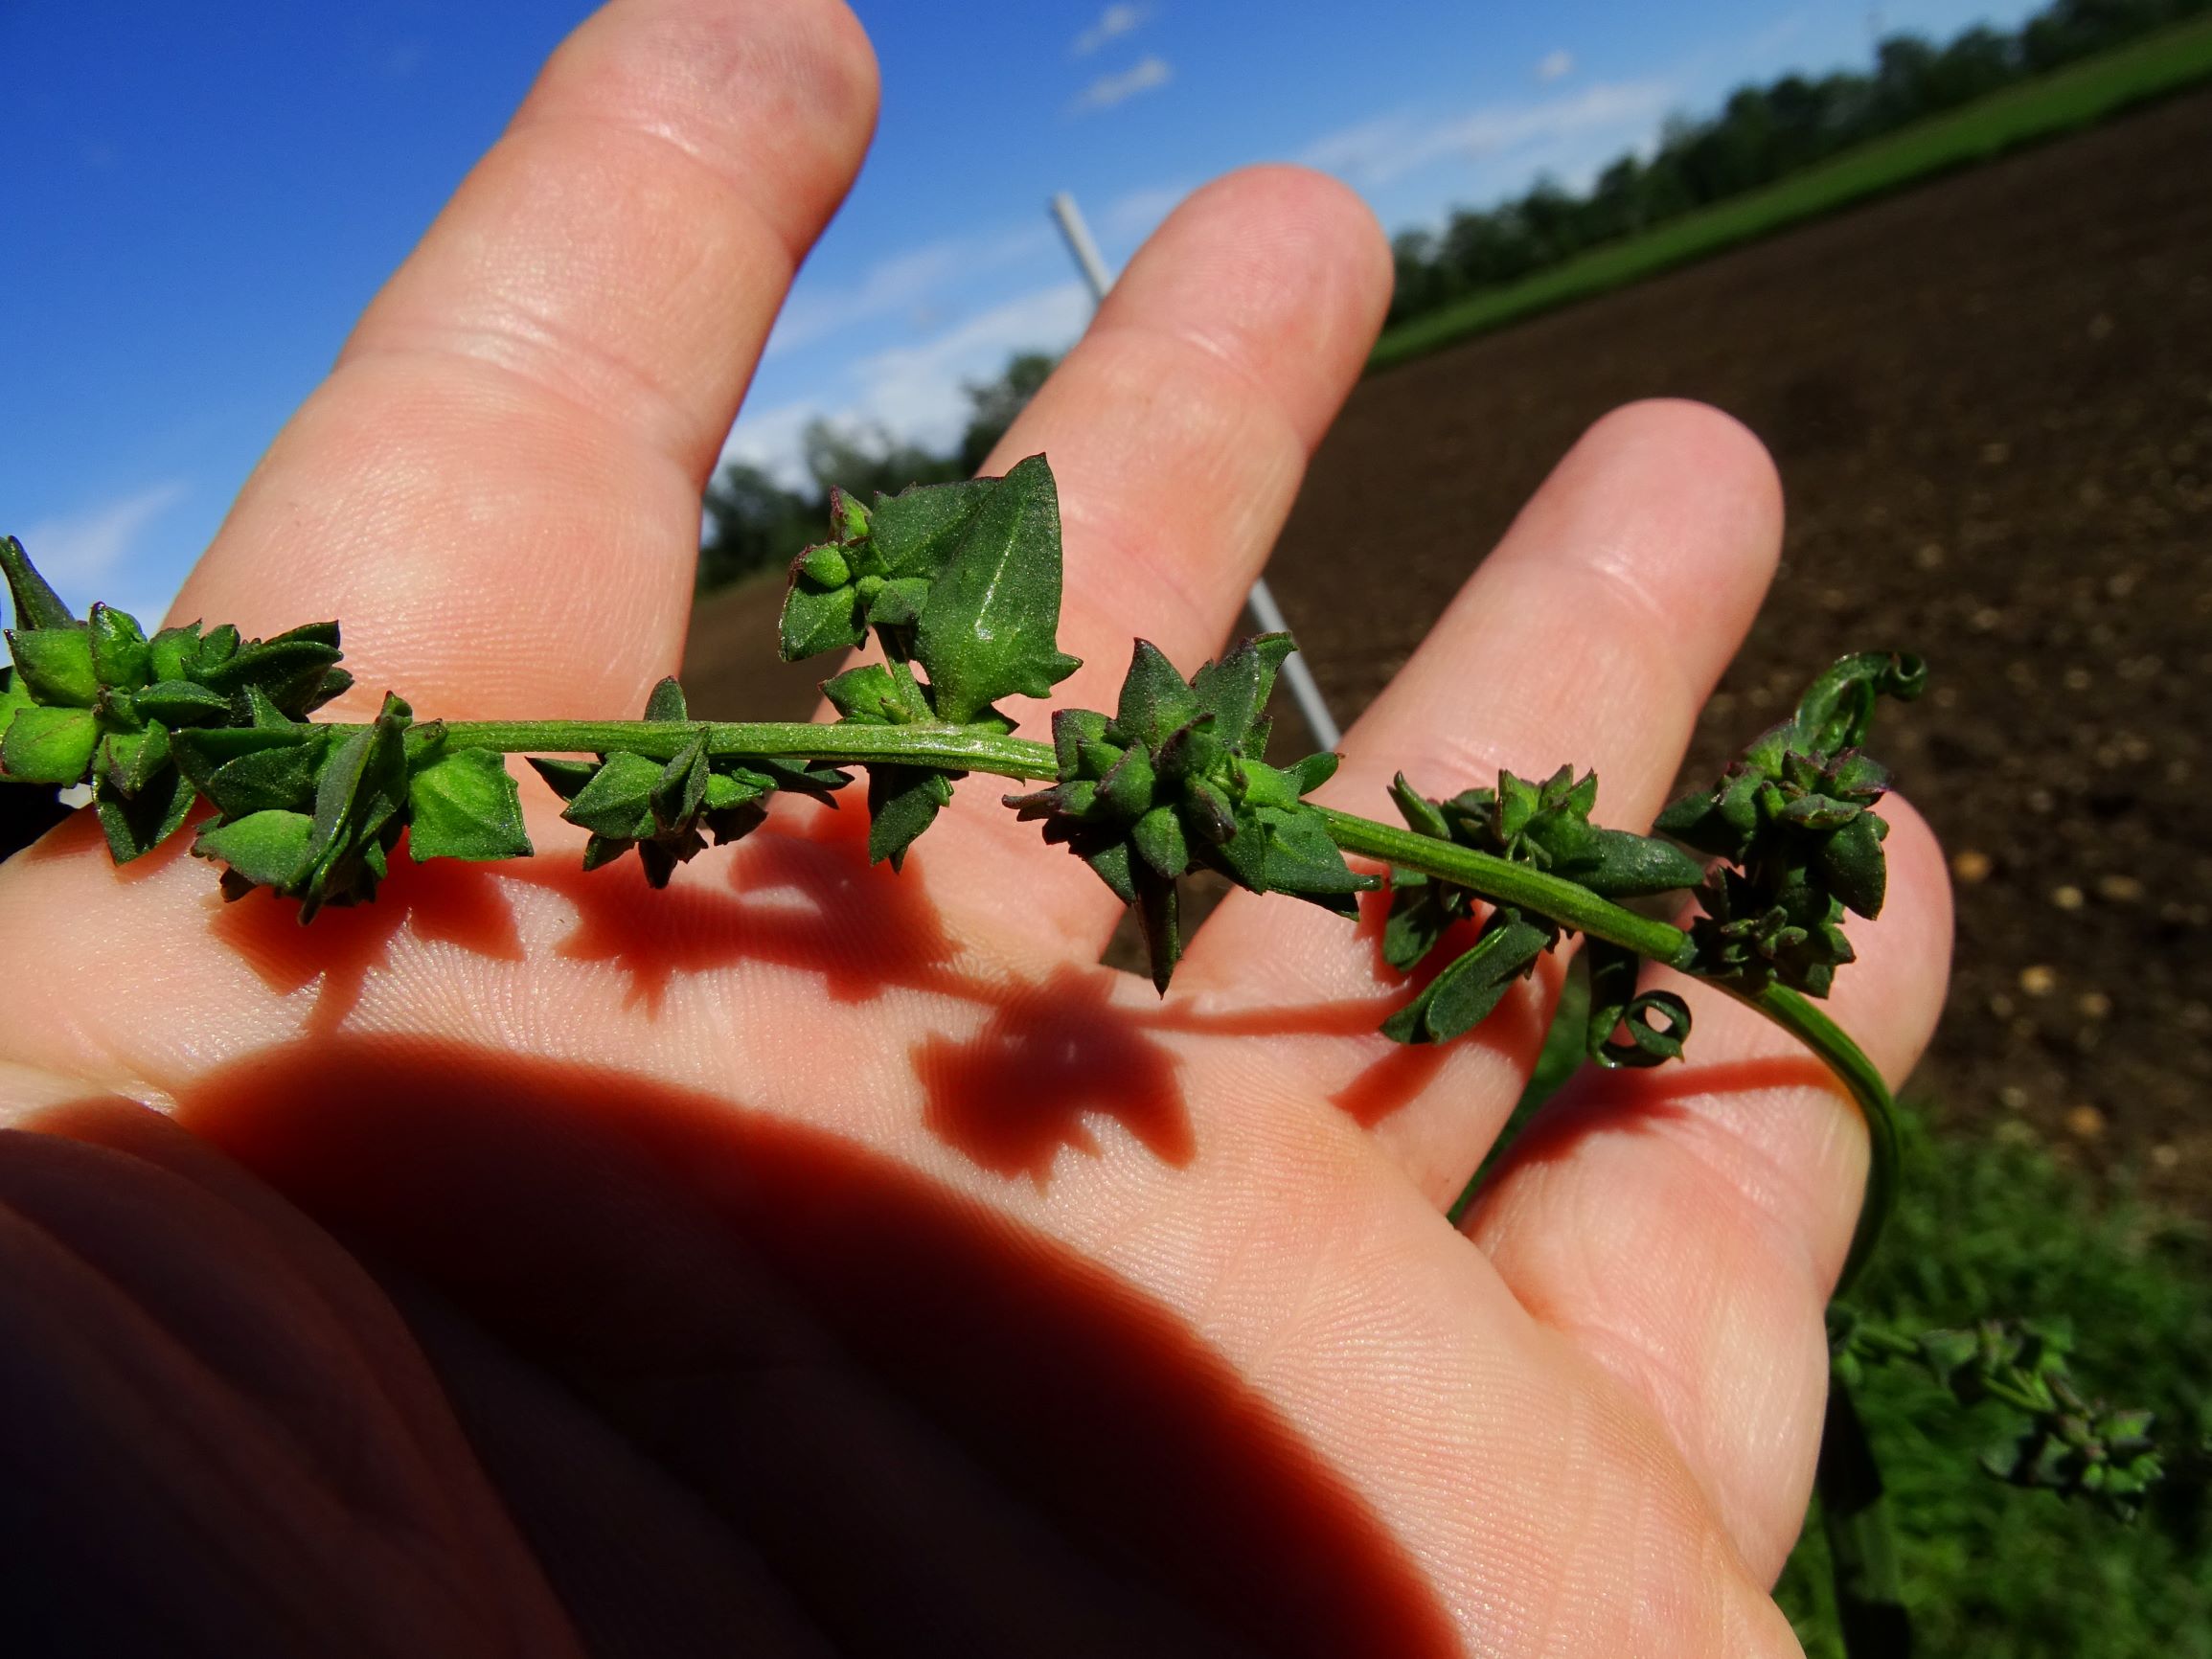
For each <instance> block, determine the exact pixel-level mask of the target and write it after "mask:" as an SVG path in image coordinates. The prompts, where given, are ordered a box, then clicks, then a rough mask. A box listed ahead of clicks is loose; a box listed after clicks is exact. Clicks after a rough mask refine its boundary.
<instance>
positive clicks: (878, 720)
mask: <svg viewBox="0 0 2212 1659" xmlns="http://www.w3.org/2000/svg"><path fill="white" fill-rule="evenodd" d="M822 694H823V695H824V696H825V697H827V698H829V699H830V706H831V707H832V708H833V709H835V710H836V711H837V715H838V717H839V718H840V719H846V720H850V721H852V722H853V723H854V724H855V725H856V726H888V725H891V724H894V723H895V722H897V721H899V720H900V719H901V716H902V715H903V713H904V710H903V706H902V704H901V698H900V694H899V687H898V685H897V684H896V683H895V682H894V681H893V680H892V678H891V670H889V669H887V668H885V667H884V666H883V665H882V664H881V663H864V664H862V665H861V666H860V667H859V668H856V669H847V670H845V671H844V672H843V673H841V674H838V675H836V676H834V677H833V678H831V679H827V680H824V681H823V682H822Z"/></svg>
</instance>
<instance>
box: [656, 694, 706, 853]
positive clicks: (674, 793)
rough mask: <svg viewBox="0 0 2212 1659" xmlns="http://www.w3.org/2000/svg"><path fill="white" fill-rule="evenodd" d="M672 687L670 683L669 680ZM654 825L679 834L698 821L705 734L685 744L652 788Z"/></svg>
mask: <svg viewBox="0 0 2212 1659" xmlns="http://www.w3.org/2000/svg"><path fill="white" fill-rule="evenodd" d="M669 683H670V684H672V685H673V683H674V682H673V681H670V682H669ZM651 799H652V815H653V822H654V823H655V824H657V825H658V826H659V827H660V828H661V829H662V830H674V831H679V832H680V831H681V830H686V829H688V828H690V827H691V826H692V825H693V824H694V823H695V822H696V819H697V818H698V815H699V809H700V808H701V807H704V806H705V805H706V804H707V735H706V733H705V732H703V731H702V732H700V733H699V734H698V735H697V736H696V737H695V738H693V739H692V740H691V741H690V742H688V743H686V744H685V745H684V746H683V747H682V748H681V749H679V750H677V751H676V753H675V755H674V756H673V757H672V758H671V760H670V761H669V762H668V764H667V765H665V766H663V767H662V768H661V773H660V776H659V777H658V778H657V779H655V780H654V781H653V786H652V797H651Z"/></svg>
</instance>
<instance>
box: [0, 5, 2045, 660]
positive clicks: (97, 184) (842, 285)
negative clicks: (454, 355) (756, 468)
mask: <svg viewBox="0 0 2212 1659" xmlns="http://www.w3.org/2000/svg"><path fill="white" fill-rule="evenodd" d="M2034 9H2035V8H2034V7H2033V6H2032V5H2031V4H2025V3H2020V0H1995V3H1994V4H1993V3H1991V0H1979V3H1977V0H1886V3H1885V4H1883V5H1882V6H1881V8H1880V9H1879V11H1870V10H1869V9H1868V8H1867V7H1866V6H1865V5H1863V4H1854V3H1847V0H1764V3H1763V0H1680V3H1678V4H1676V5H1673V6H1666V7H1656V6H1650V5H1646V4H1639V3H1637V0H1564V3H1558V4H1551V5H1545V6H1528V5H1522V4H1513V3H1508V0H1360V4H1358V5H1357V6H1352V5H1345V4H1342V3H1340V0H1339V3H1336V4H1321V3H1319V0H1270V3H1268V4H1266V5H1263V4H1260V3H1259V0H1156V3H1155V0H1134V3H1131V0H1120V3H1115V4H1106V3H1105V0H1028V3H1025V4H1022V5H1017V6H1004V5H1001V6H997V7H984V6H979V5H974V4H968V5H959V4H952V3H949V0H860V3H859V4H858V5H857V6H856V10H857V11H859V13H860V15H861V18H862V20H863V22H865V23H866V24H867V26H868V29H869V33H870V34H871V36H872V37H873V38H874V40H875V42H876V48H877V53H878V57H879V58H880V60H881V63H882V71H883V111H882V121H881V125H880V129H879V131H878V137H877V142H876V147H875V149H874V151H873V152H872V154H871V156H870V158H869V161H868V163H867V165H866V167H865V169H864V170H863V171H862V173H861V175H860V180H859V183H858V184H857V186H856V187H855V190H854V193H853V195H852V197H851V199H850V200H849V201H848V202H847V203H846V206H845V208H844V210H843V212H842V213H840V214H839V216H838V217H837V219H836V221H835V222H834V223H833V224H832V226H831V228H830V231H829V233H828V235H827V236H826V237H825V238H824V239H823V240H822V242H821V244H820V246H819V247H818V248H817V249H816V251H815V253H814V255H813V257H812V258H811V259H810V261H809V262H808V264H807V266H806V268H805V270H804V271H803V272H802V273H801V276H800V279H799V282H798V284H797V286H796V287H795V288H794V290H793V292H792V296H791V299H790V301H789V303H788V304H787V307H786V309H785V311H784V314H783V316H782V317H781V318H780V319H779V321H778V324H777V329H776V332H775V333H774V335H773V336H772V337H771V340H770V344H769V348H768V352H767V355H766V357H765V359H764V362H763V364H762V367H761V372H760V375H759V376H758V378H757V379H756V381H755V383H754V387H753V390H752V393H751V396H750V397H749V398H748V399H747V401H746V405H745V408H744V410H743V412H742V413H741V416H740V419H739V421H738V425H737V427H736V429H735V431H734V432H733V434H732V437H731V442H730V447H729V450H728V453H731V454H739V455H744V456H747V457H749V458H753V459H757V460H760V461H762V462H764V463H765V464H767V465H770V466H775V467H779V468H784V469H788V468H789V467H790V466H792V464H793V460H794V457H795V454H796V450H795V444H796V440H797V437H798V433H799V431H800V429H801V427H802V426H803V425H804V424H805V422H806V420H808V419H809V418H810V417H812V416H814V415H817V414H820V415H829V416H832V417H834V418H837V419H840V420H848V421H857V422H863V423H876V424H880V425H881V426H883V427H884V428H886V429H889V430H893V431H897V432H899V433H901V434H902V435H905V436H909V437H914V438H918V439H921V440H924V441H926V442H936V443H941V442H944V441H946V440H947V439H949V438H950V437H951V436H952V435H953V434H954V433H955V432H956V431H957V429H958V427H959V424H960V421H961V420H962V416H963V413H964V410H965V403H964V399H963V398H962V394H961V387H962V383H963V381H965V380H974V379H981V378H985V377H988V376H989V375H992V373H994V372H995V371H996V370H997V369H998V368H999V367H1000V366H1001V365H1002V364H1003V362H1004V361H1005V359H1006V357H1007V356H1008V354H1009V353H1011V352H1015V351H1017V350H1021V349H1024V348H1029V347H1042V348H1047V349H1054V350H1057V349H1059V348H1060V347H1062V346H1064V345H1066V344H1067V343H1068V342H1069V341H1070V340H1071V339H1072V338H1073V337H1074V336H1075V334H1076V333H1077V332H1078V331H1079V330H1080V329H1081V327H1082V324H1083V318H1084V316H1085V315H1086V314H1087V309H1088V306H1087V301H1086V300H1085V298H1084V295H1083V289H1082V288H1081V286H1080V284H1078V283H1077V282H1076V280H1075V278H1074V274H1073V269H1072V267H1071V265H1070V264H1069V262H1068V260H1067V256H1066V254H1065V252H1064V251H1063V250H1062V248H1061V246H1060V242H1059V239H1058V237H1057V235H1056V233H1055V232H1054V230H1053V229H1052V227H1051V225H1050V223H1049V221H1048V219H1047V218H1046V216H1045V204H1046V201H1047V199H1048V198H1049V197H1050V195H1051V194H1052V193H1053V192H1055V191H1059V190H1067V191H1072V192H1073V193H1075V194H1076V196H1077V197H1078V199H1079V200H1080V201H1081V202H1082V204H1083V207H1084V209H1085V211H1086V213H1087V214H1088V216H1089V217H1090V219H1091V222H1092V224H1093V227H1094V229H1095V230H1096V232H1097V234H1098V239H1099V240H1100V242H1101V244H1102V246H1103V248H1104V250H1105V253H1106V258H1107V261H1109V263H1113V264H1116V265H1118V264H1119V263H1121V262H1122V261H1125V260H1127V259H1128V257H1129V254H1130V253H1131V252H1132V251H1133V250H1134V248H1135V247H1136V245H1137V244H1138V242H1139V241H1141V240H1142V239H1143V238H1144V236H1145V234H1146V233H1147V232H1149V231H1150V230H1151V229H1152V226H1153V225H1155V224H1156V223H1158V221H1159V219H1160V218H1161V217H1162V216H1164V215H1165V214H1166V213H1167V211H1168V210H1169V209H1170V208H1171V207H1172V206H1173V205H1174V202H1175V201H1176V200H1177V199H1178V198H1179V197H1180V196H1181V195H1182V194H1183V193H1186V192H1187V191H1189V190H1190V189H1192V188H1193V187H1195V186H1197V185H1198V184H1200V183H1202V182H1203V181H1204V180H1206V179H1207V178H1209V177H1212V176H1214V175H1216V174H1218V173H1220V172H1223V171H1225V170H1229V169H1231V168H1234V167H1238V166H1242V165H1243V164H1246V163H1249V162H1256V161H1267V160H1292V161H1304V162H1307V163H1310V164H1311V165H1314V166H1318V167H1322V168H1325V169H1327V170H1330V171H1333V172H1334V173H1336V174H1337V175H1338V176H1340V177H1342V178H1344V179H1345V180H1346V181H1347V182H1348V183H1350V184H1351V185H1353V186H1354V187H1355V188H1356V189H1357V190H1359V191H1360V192H1361V193H1363V194H1364V195H1365V196H1366V197H1367V199H1368V201H1369V202H1370V203H1371V204H1372V205H1373V206H1374V208H1375V210H1376V213H1377V215H1378V216H1379V217H1380V219H1381V220H1382V222H1383V224H1384V225H1385V226H1386V227H1387V228H1389V229H1391V230H1393V231H1396V230H1401V229H1404V228H1407V227H1409V226H1412V225H1415V224H1420V223H1425V222H1435V221H1437V220H1439V219H1441V217H1442V216H1443V215H1444V213H1445V212H1446V210H1447V209H1448V207H1449V206H1451V205H1453V204H1455V203H1463V202H1464V203H1473V204H1478V205H1479V204H1483V203H1487V202H1489V201H1493V200H1494V199H1496V198H1498V197H1499V196H1501V195H1505V194H1510V193H1516V192H1517V191H1519V190H1521V189H1524V188H1526V186H1527V185H1528V184H1529V183H1530V182H1532V181H1533V180H1534V179H1535V178H1536V177H1537V176H1538V175H1539V173H1541V172H1546V171H1548V172H1551V173H1553V174H1555V175H1557V176H1559V177H1561V178H1562V179H1564V180H1565V181H1567V182H1568V183H1570V184H1574V183H1578V182H1580V181H1581V180H1582V179H1583V178H1585V177H1586V176H1587V174H1588V173H1589V172H1590V171H1591V170H1593V169H1594V168H1595V167H1597V166H1600V165H1602V164H1603V163H1605V162H1606V161H1608V160H1610V159H1611V158H1612V157H1613V156H1615V155H1618V154H1619V153H1621V152H1622V151H1623V150H1626V149H1629V148H1634V147H1636V146H1638V145H1641V144H1645V143H1648V142H1649V141H1650V140H1651V139H1652V137H1653V135H1654V134H1655V133H1656V132H1657V130H1658V127H1659V125H1660V123H1661V122H1662V121H1663V120H1664V119H1665V118H1666V116H1667V115H1668V114H1670V113H1673V112H1690V113H1702V112H1704V111H1706V110H1708V109H1710V108H1712V107H1714V106H1716V105H1717V104H1718V103H1719V102H1720V101H1721V99H1722V97H1724V96H1725V94H1726V92H1727V90H1728V89H1729V88H1730V87H1732V86H1734V85H1736V84H1739V83H1740V82H1742V81H1745V80H1764V79H1767V78H1770V77H1772V76H1774V75H1778V74H1781V73H1783V72H1785V71H1787V70H1790V69H1813V70H1818V69H1824V68H1829V67H1833V66H1836V65H1860V64H1863V63H1864V62H1865V61H1866V60H1867V58H1868V57H1869V55H1870V47H1871V41H1872V38H1873V36H1874V34H1875V33H1876V32H1877V31H1882V32H1887V31H1897V30H1915V31H1919V32H1921V33H1925V34H1931V35H1934V36H1936V37H1939V38H1942V37H1948V36H1949V35H1950V34H1952V33H1954V32H1955V31H1957V30H1958V29H1960V28H1963V27H1965V26H1967V25H1968V24H1970V23H1972V22H1973V21H1976V20H1977V19H1983V18H1987V19H1989V20H1990V21H1993V22H1995V23H1997V24H1999V25H2002V26H2006V27H2010V26H2013V25H2015V24H2017V23H2018V20H2019V19H2020V18H2021V17H2022V16H2024V15H2026V14H2027V13H2028V12H2029V11H2032V10H2034ZM587 10H588V8H586V7H584V6H581V5H575V4H560V3H557V0H470V3H469V4H467V5H454V4H450V3H449V0H356V3H355V4H353V5H351V6H347V7H344V8H335V7H322V6H310V5H306V4H301V3H297V0H294V3H290V4H285V3H279V0H258V3H257V0H194V4H191V5H188V6H179V5H176V4H174V3H173V0H162V3H153V0H103V3H102V4H99V5H87V4H84V3H83V0H0V87H5V97H6V98H7V101H8V105H9V116H10V120H9V124H8V125H9V135H8V142H7V144H6V146H5V149H4V151H0V224H5V225H6V227H7V233H8V245H7V251H6V255H5V257H4V258H0V529H5V530H10V531H12V532H13V533H14V534H19V535H21V536H22V537H23V538H24V540H25V542H26V544H27V546H28V547H29V548H30V550H31V553H32V556H33V557H34V558H37V559H39V561H40V562H41V563H42V564H43V565H45V566H47V567H48V569H49V570H50V571H51V572H52V574H53V575H54V577H55V579H56V581H57V586H59V587H60V588H61V589H62V591H63V593H64V595H65V596H66V597H68V598H70V599H71V600H73V601H74V602H79V603H82V602H89V601H90V600H91V599H93V598H106V599H109V600H110V601H112V602H117V603H121V604H124V605H126V606H129V607H131V608H134V609H137V610H139V611H140V612H141V614H143V615H146V616H147V617H148V620H149V621H150V620H151V619H152V617H153V616H156V615H158V614H159V613H160V611H161V610H162V608H163V607H164V605H165V604H166V602H167V600H168V598H169V596H170V595H171V593H172V592H173V591H174V589H175V587H176V585H177V583H178V582H179V581H180V580H182V577H183V574H184V571H185V569H186V568H187V567H188V566H189V564H190V563H191V561H192V559H193V558H194V557H195V556H196V555H197V553H198V551H199V549H200V548H201V547H202V546H204V545H205V544H206V542H207V540H208V539H209V537H210V536H211V535H212V534H214V532H215V529H216V527H217V524H218V523H219V522H220V520H221V517H222V514H223V511H224V510H225V508H226V507H227V506H228V504H229V501H230V498H231V496H232V495H233V494H234V493H235V492H236V490H237V489H238V487H239V484H241V483H242V482H243V481H244V478H245V475H246V473H247V472H248V471H249V470H250V469H251V467H252V466H253V464H254V462H255V461H256V459H257V458H258V457H259V456H260V454H261V452H262V449H263V448H264V447H265V446H266V445H267V443H268V442H269V440H270V438H271V437H272V436H273V435H274V434H275V432H276V429H277V427H278V426H279V425H280V424H281V423H282V421H283V420H284V419H285V415H286V414H287V413H288V412H289V411H290V409H291V408H292V406H293V405H295V404H296V403H297V402H298V401H299V400H300V398H303V397H304V396H305V395H306V394H307V392H308V390H309V388H310V387H311V386H312V385H313V384H314V382H315V381H316V379H317V378H318V377H319V376H320V375H322V374H323V372H324V371H325V369H326V368H327V367H328V365H329V364H330V362H331V359H332V358H333V356H334V355H335V354H336V352H337V350H338V347H339V345H340V343H341V342H342V340H343V339H344V337H345V333H346V330H347V329H348V328H349V327H350V325H351V323H352V321H353V317H354V316H355V314H357V313H358V311H359V310H360V308H361V307H362V306H363V304H364V303H365V302H366V301H367V300H368V298H369V297H370V295H371V294H372V293H373V292H374V291H375V289H376V286H377V285H378V284H380V283H381V281H382V280H383V278H384V277H385V276H386V275H387V274H388V273H389V272H390V271H391V269H392V268H393V266H394V265H396V264H397V263H398V262H399V260H401V259H402V258H403V257H404V256H405V254H406V252H407V250H408V248H409V247H410V246H411V245H412V243H413V242H414V240H415V239H416V238H417V237H418V236H419V235H420V234H421V232H422V228H423V226H424V225H426V224H427V223H428V221H429V219H430V218H431V216H433V215H434V214H435V213H436V212H437V210H438V208H439V207H440V205H441V204H442V203H443V202H444V200H445V197H446V195H447V194H448V193H450V192H451V191H452V189H453V187H454V185H455V184H456V183H457V182H458V181H459V179H460V177H461V175H462V174H463V173H464V172H465V171H466V170H467V167H468V166H469V164H470V163H471V161H473V160H474V158H475V157H476V156H477V155H478V154H480V153H481V152H482V151H483V149H484V148H486V147H487V146H488V145H489V144H490V142H491V141H492V139H493V138H495V137H496V136H497V134H498V132H499V130H500V127H501V125H503V124H504V122H505V120H506V118H507V116H508V114H509V113H510V112H511V111H512V110H513V106H514V104H515V103H516V102H517V101H518V100H519V99H520V97H521V96H522V93H523V92H524V90H525V89H526V88H527V87H528V85H529V83H530V80H531V78H532V76H533V75H534V74H535V72H536V68H537V65H538V64H539V63H540V62H541V61H542V60H543V58H544V57H545V56H546V54H547V53H548V52H550V51H551V50H552V48H553V47H554V45H555V44H556V43H557V42H558V41H559V39H560V37H561V36H562V35H563V34H565V33H566V32H567V31H568V30H569V29H570V28H571V27H573V26H574V24H575V23H576V22H577V21H578V20H580V19H581V17H582V15H584V13H585V12H586V11H587ZM979 20H980V21H979Z"/></svg>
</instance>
